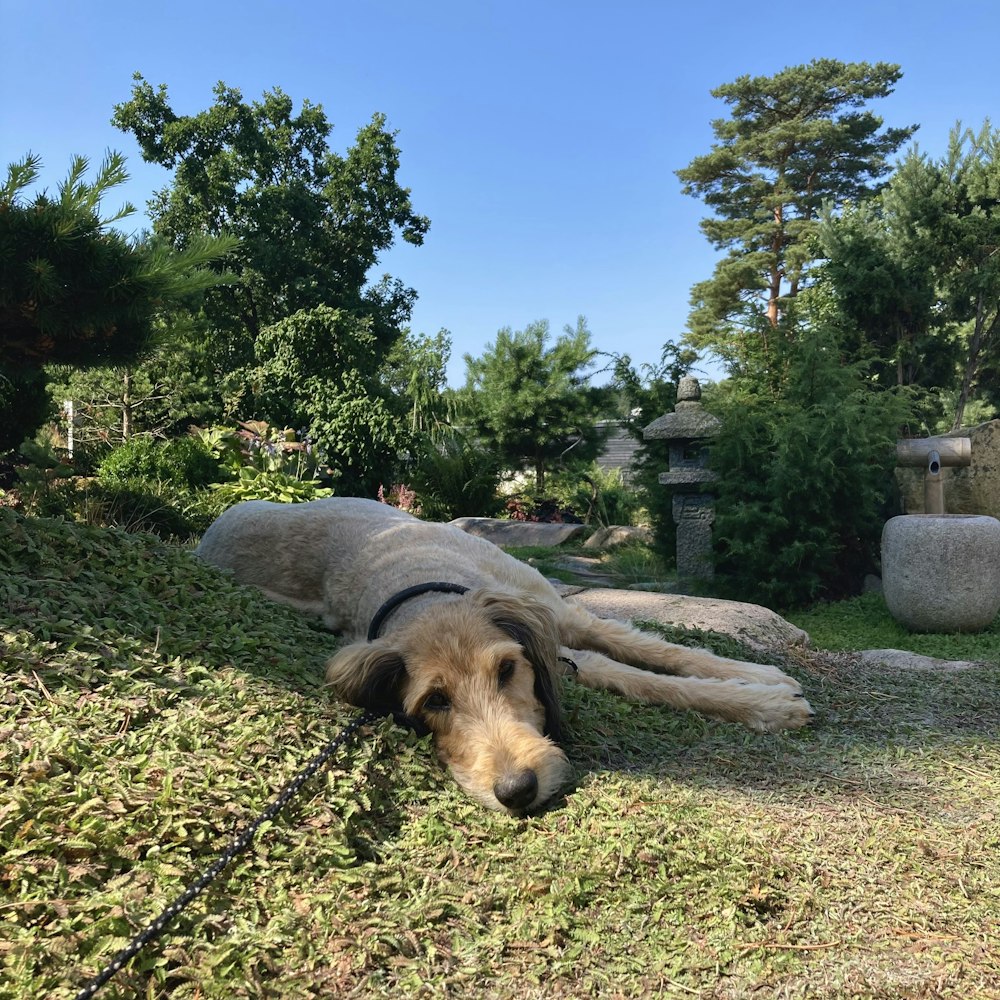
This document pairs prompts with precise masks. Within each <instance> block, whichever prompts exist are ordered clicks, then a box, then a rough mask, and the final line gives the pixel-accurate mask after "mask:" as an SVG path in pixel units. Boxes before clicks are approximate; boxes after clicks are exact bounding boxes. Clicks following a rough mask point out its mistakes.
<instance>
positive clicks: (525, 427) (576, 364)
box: [462, 316, 601, 491]
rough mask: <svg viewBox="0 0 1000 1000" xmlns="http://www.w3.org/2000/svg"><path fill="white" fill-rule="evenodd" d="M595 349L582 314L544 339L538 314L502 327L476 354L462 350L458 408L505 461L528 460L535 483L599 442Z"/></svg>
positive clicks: (517, 464)
mask: <svg viewBox="0 0 1000 1000" xmlns="http://www.w3.org/2000/svg"><path fill="white" fill-rule="evenodd" d="M596 355H597V351H595V350H594V349H593V348H592V347H591V345H590V332H589V331H588V330H587V325H586V321H585V320H584V318H583V317H582V316H581V317H580V318H579V319H578V320H577V325H576V328H575V329H573V328H572V327H569V326H567V327H565V330H564V333H563V335H562V336H561V337H559V338H557V339H556V341H555V343H554V344H552V345H551V346H549V325H548V322H547V321H544V320H543V321H541V322H536V323H530V324H529V325H528V326H527V327H526V328H525V329H524V330H518V331H517V332H513V331H512V330H511V329H510V327H504V328H503V329H502V330H500V331H499V332H498V333H497V336H496V340H495V341H494V342H493V343H491V344H488V345H487V347H486V351H485V352H484V353H483V355H482V357H480V358H473V357H472V356H471V355H469V354H466V355H465V366H466V384H465V389H464V392H463V394H462V406H463V411H464V412H463V416H464V417H466V418H467V419H468V422H469V423H470V424H471V426H472V428H473V430H474V432H475V434H476V435H477V436H478V437H480V438H482V439H483V440H484V441H485V442H487V443H488V445H489V446H490V447H492V448H495V449H496V451H497V452H498V453H499V454H500V456H501V457H502V458H503V460H504V461H505V462H507V463H508V464H509V465H510V466H511V467H512V468H514V469H520V468H521V467H522V466H524V465H525V464H527V465H529V466H530V468H531V470H532V472H533V473H534V476H535V484H536V488H537V489H538V490H539V491H543V490H544V489H545V476H546V473H547V472H548V470H549V469H550V468H551V467H553V466H558V465H559V464H560V463H564V462H566V461H567V460H568V461H572V462H584V463H586V462H589V461H590V460H592V459H593V458H594V456H595V455H596V454H597V451H598V449H599V447H600V440H601V435H600V433H599V432H598V429H597V427H596V419H597V412H598V396H599V394H598V393H597V392H595V390H593V389H592V388H590V387H589V386H588V385H587V379H588V378H589V374H588V369H589V368H591V367H592V366H593V363H594V358H595V357H596Z"/></svg>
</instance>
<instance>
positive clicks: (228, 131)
mask: <svg viewBox="0 0 1000 1000" xmlns="http://www.w3.org/2000/svg"><path fill="white" fill-rule="evenodd" d="M214 93H215V103H214V104H213V105H212V106H211V107H210V108H208V109H207V110H205V111H202V112H199V113H197V114H193V115H180V114H178V113H177V112H175V111H174V109H173V108H172V107H171V105H170V102H169V100H168V94H167V88H166V87H165V86H164V85H161V86H159V87H158V88H156V89H154V88H153V87H152V86H151V85H150V84H149V83H147V82H146V81H145V80H144V79H143V78H142V76H141V75H139V74H136V83H135V84H134V85H133V88H132V97H131V99H130V100H129V101H126V102H124V103H122V104H119V105H118V106H117V107H116V108H115V113H114V117H113V119H112V121H113V122H114V124H115V125H117V126H118V128H120V129H122V130H123V131H125V132H128V133H130V134H131V135H133V136H134V137H135V139H136V140H137V141H138V143H139V146H140V148H141V149H142V154H143V158H144V159H146V160H147V161H150V162H153V163H158V164H160V165H161V166H164V167H167V168H168V169H171V170H174V171H175V174H174V179H173V182H172V183H171V184H170V185H169V186H168V187H166V188H164V189H163V190H161V191H159V192H157V193H156V195H155V196H154V197H153V199H152V201H151V202H150V213H151V216H152V218H153V227H154V231H155V232H156V233H157V234H159V235H161V236H163V237H164V238H166V239H167V240H169V241H170V242H171V243H172V244H173V245H175V246H185V245H186V244H187V243H188V241H190V240H191V239H192V238H193V236H194V234H196V233H217V234H229V235H235V236H238V237H239V238H240V241H241V242H240V246H239V249H238V250H237V251H236V252H234V253H233V254H232V255H231V257H230V258H229V260H228V262H227V263H228V265H229V266H230V267H231V269H232V270H233V271H235V272H236V273H237V274H238V275H239V277H240V282H239V283H238V284H236V285H233V286H230V287H227V288H225V289H220V290H219V291H217V292H215V293H213V294H212V295H211V296H209V297H207V298H206V302H205V312H206V314H207V316H208V319H209V320H210V324H211V326H212V328H213V329H214V330H215V331H216V338H217V340H216V344H217V351H218V366H219V368H220V370H221V371H229V370H232V369H233V368H234V367H236V366H238V365H242V364H249V363H252V359H253V354H254V343H255V341H256V339H257V337H258V336H259V335H260V333H261V331H262V330H263V329H264V328H265V327H267V326H269V325H270V324H273V323H276V322H278V321H280V320H282V319H284V318H285V317H287V316H290V315H292V314H293V313H296V312H298V311H299V310H302V309H313V308H315V307H317V306H320V305H326V306H329V307H331V308H336V309H340V310H343V311H345V312H346V313H349V314H350V315H352V316H355V317H357V318H359V319H361V318H363V319H365V320H367V322H368V324H369V328H370V331H371V334H372V335H373V337H374V340H373V348H374V349H375V350H376V351H377V352H378V353H380V354H384V352H385V351H387V350H388V348H389V347H390V346H391V344H392V343H393V342H394V341H395V340H396V338H397V337H398V336H399V334H400V330H401V327H402V325H403V324H405V322H406V320H407V319H408V317H409V314H410V310H411V308H412V303H413V300H414V298H415V292H414V291H413V289H410V288H405V287H404V286H403V285H402V283H400V282H399V281H396V280H393V279H391V278H389V277H388V276H387V277H385V278H383V279H382V280H381V281H378V282H375V283H372V282H370V281H369V276H370V272H371V269H372V268H373V267H374V265H375V264H376V262H377V260H378V257H379V254H380V253H382V252H383V251H384V250H386V249H388V248H389V247H390V246H391V245H392V244H393V242H394V241H395V239H396V238H397V236H400V237H402V239H404V240H406V241H407V242H410V243H414V244H420V243H421V242H422V241H423V238H424V234H425V233H426V231H427V228H428V226H429V222H428V220H427V219H426V218H425V217H424V216H421V215H417V214H416V213H415V212H414V211H413V208H412V206H411V204H410V192H409V189H407V188H404V187H401V186H400V184H399V182H398V180H397V177H396V174H397V171H398V169H399V149H398V147H397V145H396V139H395V134H394V133H393V132H391V131H389V130H388V129H387V127H386V120H385V117H384V116H383V115H380V114H376V115H373V117H372V119H371V121H370V122H369V123H368V124H367V125H365V126H364V127H363V128H361V129H360V130H359V131H358V133H357V137H356V140H355V143H354V145H353V146H351V147H350V148H349V149H348V150H347V152H346V153H344V154H339V153H334V152H332V151H331V150H330V148H329V146H328V140H329V137H330V133H331V131H332V125H331V124H330V122H329V121H328V120H327V118H326V115H325V114H324V112H323V109H322V107H321V106H320V105H316V104H312V103H310V102H309V101H303V103H302V105H301V107H300V108H299V110H298V111H296V110H295V108H294V106H293V102H292V99H291V98H290V97H289V96H288V95H287V94H285V93H283V92H282V91H281V90H279V89H274V90H271V91H268V92H266V93H265V94H264V95H263V98H262V99H261V100H260V101H254V102H252V103H249V104H248V103H246V102H245V101H244V100H243V97H242V94H241V93H240V91H239V90H237V89H235V88H233V87H227V86H226V85H225V84H224V83H221V82H220V83H219V84H218V85H217V86H216V87H215V91H214Z"/></svg>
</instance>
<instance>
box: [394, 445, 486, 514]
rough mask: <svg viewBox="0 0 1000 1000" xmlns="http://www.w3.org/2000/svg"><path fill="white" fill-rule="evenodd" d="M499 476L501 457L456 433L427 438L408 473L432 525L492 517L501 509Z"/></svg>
mask: <svg viewBox="0 0 1000 1000" xmlns="http://www.w3.org/2000/svg"><path fill="white" fill-rule="evenodd" d="M500 475H501V462H500V459H499V457H498V456H497V455H496V454H494V453H493V452H491V451H490V450H488V449H487V448H484V447H483V446H482V445H479V444H478V443H476V442H470V441H469V440H468V438H466V437H465V436H464V435H462V434H460V433H458V432H457V431H453V432H451V433H450V434H448V435H446V436H443V437H439V438H438V439H436V440H434V439H430V438H424V439H423V440H422V441H421V442H420V443H419V457H418V459H417V461H416V462H415V463H414V464H413V465H412V466H411V468H410V469H409V470H408V471H407V479H408V481H409V484H410V486H411V487H412V488H413V489H414V490H415V491H416V494H417V499H418V501H419V503H420V509H421V513H422V516H423V517H426V518H427V519H428V520H431V521H451V520H453V519H454V518H456V517H493V516H494V515H496V514H497V512H498V511H499V509H500V506H501V499H500V496H499V488H500Z"/></svg>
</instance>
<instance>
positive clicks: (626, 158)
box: [0, 0, 1000, 385]
mask: <svg viewBox="0 0 1000 1000" xmlns="http://www.w3.org/2000/svg"><path fill="white" fill-rule="evenodd" d="M0 12H2V14H3V25H4V28H3V32H2V35H0V153H2V162H3V164H4V165H6V164H7V163H9V162H11V161H12V160H15V159H19V158H20V157H21V156H23V154H24V153H25V152H27V151H28V150H31V151H33V152H35V153H38V154H40V155H41V156H42V158H43V160H44V174H43V177H44V182H45V183H46V184H47V185H51V186H53V187H54V186H55V184H56V183H57V182H58V181H59V180H61V179H62V177H63V176H64V175H65V173H66V170H67V168H68V165H69V161H70V158H71V156H72V155H73V154H76V153H82V154H85V155H87V156H89V157H90V158H91V159H92V160H93V161H98V160H99V159H100V158H101V156H102V155H103V153H104V151H105V150H106V149H108V148H113V149H117V150H120V151H121V152H122V153H124V154H125V155H126V157H127V158H128V164H129V169H130V172H131V174H132V180H131V181H130V183H129V185H128V186H127V187H126V188H122V189H121V200H125V199H126V198H127V199H129V200H131V201H132V202H133V203H135V204H136V206H137V207H138V208H139V209H140V214H139V215H137V216H134V217H133V219H134V220H135V221H134V226H135V227H136V228H143V227H144V226H145V225H146V220H145V219H144V217H143V216H142V210H143V209H144V207H145V202H146V199H147V198H148V197H149V196H150V194H151V193H152V191H154V190H155V189H157V188H159V187H162V186H163V185H164V184H165V183H167V181H168V180H169V177H170V175H169V174H168V173H167V172H166V171H164V170H162V169H161V168H159V167H155V166H152V165H148V164H144V163H143V162H142V161H141V159H140V156H139V152H138V148H137V146H136V145H135V143H134V142H133V141H132V140H131V138H130V137H128V136H125V135H123V134H122V133H120V132H118V131H117V130H116V129H114V128H113V127H112V126H111V124H110V122H109V119H110V116H111V113H112V109H113V106H114V105H115V104H116V103H118V102H121V101H124V100H127V99H128V97H129V94H130V89H131V78H132V74H133V72H135V71H136V70H138V71H139V72H141V73H142V74H143V75H144V76H145V78H146V79H147V80H148V81H149V82H150V83H152V84H153V85H154V86H155V85H157V84H160V83H165V84H167V87H168V90H169V95H170V100H171V103H172V105H173V107H174V109H175V111H177V112H178V113H182V114H183V113H194V112H197V111H200V110H202V109H204V108H206V107H208V106H209V105H210V104H211V103H212V87H213V85H214V84H215V83H216V82H217V81H219V80H224V81H225V82H226V83H227V84H229V85H230V86H234V87H237V88H239V89H240V90H242V92H243V96H244V98H245V99H246V100H254V99H257V98H259V97H260V95H261V94H262V93H263V91H265V90H267V89H270V88H273V87H276V86H277V87H280V88H281V89H283V90H284V91H285V92H286V93H288V94H289V95H290V96H291V97H292V98H293V99H294V100H295V101H296V104H298V103H299V102H300V101H301V100H302V99H303V98H308V99H309V100H310V101H312V102H314V103H320V104H322V105H323V108H324V110H325V112H326V114H327V117H328V118H329V120H330V121H331V122H333V123H334V125H335V129H334V132H333V137H332V140H331V145H332V146H333V148H334V149H337V150H342V149H344V148H346V147H347V146H348V145H350V144H351V142H352V141H353V137H354V135H355V133H356V131H357V129H358V128H359V127H361V126H362V125H363V124H365V123H366V122H367V121H368V120H369V119H370V118H371V115H372V114H373V113H374V112H377V111H378V112H383V113H384V114H385V115H386V116H387V117H388V120H389V123H390V126H391V127H392V128H393V129H395V130H397V131H398V133H399V134H398V143H399V145H400V148H401V150H402V167H401V181H402V183H403V184H404V185H405V186H407V187H410V188H411V189H412V192H413V194H412V198H413V204H414V208H415V209H416V211H418V212H420V213H422V214H424V215H427V216H429V217H430V219H431V229H430V233H429V234H428V237H427V239H426V241H425V243H424V245H423V246H422V247H419V248H412V247H409V246H405V245H404V246H401V247H399V248H398V249H393V250H392V251H390V252H389V253H388V254H387V255H386V256H385V258H384V260H383V262H382V266H381V268H380V272H381V271H388V272H390V273H392V274H394V275H395V276H397V277H399V278H401V279H402V280H403V281H405V282H406V283H407V284H408V285H411V286H413V287H414V288H416V289H417V291H418V293H419V295H420V298H419V300H418V302H417V305H416V309H415V311H414V314H413V321H412V327H413V329H414V330H416V331H421V332H425V333H431V334H433V333H436V332H437V331H438V330H439V329H441V328H446V329H448V330H450V331H451V334H452V338H453V344H454V347H453V357H452V364H451V367H450V369H449V380H450V381H451V383H452V384H456V385H457V384H461V382H462V381H463V379H464V364H463V362H462V355H463V353H465V352H469V353H472V354H474V355H478V354H480V353H481V352H482V350H483V348H484V347H485V345H486V344H487V342H488V341H490V340H492V338H493V337H494V336H495V334H496V331H497V330H498V329H499V328H500V327H503V326H511V327H514V328H515V329H522V328H523V327H524V326H525V325H526V324H527V323H529V322H531V321H533V320H537V319H547V320H549V322H550V324H551V327H552V330H553V331H554V332H559V331H561V329H562V327H563V326H564V325H566V324H575V321H576V317H577V316H578V315H583V316H586V317H587V320H588V323H589V326H590V329H591V332H592V335H593V342H594V344H595V346H596V347H598V348H600V349H602V350H609V351H617V352H628V353H629V354H631V356H632V357H633V359H634V360H635V361H637V362H653V361H656V360H657V359H658V357H659V354H660V350H661V348H662V346H663V344H664V343H665V342H666V341H668V340H676V339H678V338H679V337H680V336H681V334H682V333H683V331H684V327H685V321H686V317H687V313H688V296H689V292H690V288H691V286H692V285H693V284H694V283H695V282H696V281H699V280H701V279H703V278H706V277H708V276H709V275H710V274H711V271H712V267H713V259H714V257H713V252H712V250H711V248H710V247H709V246H708V245H707V243H706V242H705V240H704V238H703V237H702V235H701V233H700V231H699V229H698V220H699V218H701V216H702V215H703V214H704V210H703V206H702V205H701V204H700V203H699V202H698V201H696V200H694V199H692V198H688V197H685V196H684V195H682V194H681V191H680V185H679V183H678V181H677V179H676V177H675V176H674V171H675V170H677V169H678V168H680V167H683V166H685V165H686V164H687V163H689V162H690V160H691V159H692V158H693V157H695V156H697V155H699V154H701V153H704V152H707V151H708V149H709V147H710V145H711V142H712V133H711V127H710V122H711V120H712V119H713V118H718V117H723V116H724V115H725V105H723V104H722V103H721V102H719V101H717V100H715V99H714V98H712V97H711V95H710V93H709V91H710V90H711V89H712V88H713V87H716V86H718V85H719V84H722V83H727V82H729V81H731V80H733V79H735V78H736V77H738V76H740V75H742V74H744V73H748V74H751V75H771V74H773V73H776V72H777V71H779V70H780V69H782V68H784V67H785V66H789V65H794V64H797V63H804V62H808V61H809V60H811V59H814V58H834V59H842V60H845V61H855V60H865V61H871V62H875V61H887V62H896V63H899V64H900V65H901V66H902V69H903V73H904V75H903V79H902V80H901V81H900V83H899V85H898V86H897V88H896V92H895V93H894V94H893V95H892V96H891V97H889V98H888V99H886V100H884V101H882V102H880V103H879V111H880V113H881V114H882V115H883V117H884V118H885V120H886V122H887V124H892V125H904V124H911V123H919V124H920V125H921V129H920V132H919V133H918V137H917V138H918V141H919V144H920V146H921V148H922V149H924V150H926V151H927V152H929V153H931V154H934V155H937V154H939V153H940V152H941V151H942V150H943V148H944V145H945V143H946V141H947V136H948V130H949V129H950V128H951V126H952V125H953V124H954V123H955V121H956V119H959V118H960V119H962V120H963V122H966V123H968V124H970V125H975V126H978V125H980V124H981V123H982V121H983V119H984V118H986V117H988V116H990V115H992V116H993V117H994V120H998V119H1000V113H998V98H1000V74H998V72H997V61H996V47H997V39H1000V4H997V3H996V2H995V0H952V2H951V3H950V4H947V5H946V4H943V3H941V2H936V3H928V2H924V0H911V2H907V3H903V2H878V0H868V2H860V0H843V2H841V3H838V4H835V5H827V4H818V3H817V4H802V5H798V4H794V5H793V4H786V5H777V6H774V5H772V6H771V7H768V6H766V5H760V4H747V3H746V2H745V0H740V2H733V0H717V2H715V3H711V4H708V3H703V4H696V3H685V4H677V3H671V2H667V0H662V2H652V0H617V2H615V3H612V2H609V0H606V2H603V3H597V2H591V0H577V2H563V0H557V2H549V3H546V2H542V0H536V2H535V3H526V2H522V0H506V2H502V3H501V2H493V0H482V2H475V0H465V2H453V0H442V2H437V0H423V2H417V0H355V2H353V3H343V2H339V0H327V2H326V3H321V2H314V0H299V2H285V3H276V2H267V0H244V2H242V3H231V2H223V0H215V2H212V0H201V2H198V3H194V2H191V0H173V2H172V3H170V4H163V5H153V4H137V3H134V2H131V3H124V2H121V0H92V2H89V3H84V2H82V0H0ZM107 207H109V208H110V207H115V208H117V207H118V202H117V201H115V202H114V203H113V204H112V205H109V206H107ZM704 373H705V374H707V375H709V376H712V375H713V374H717V369H715V368H714V367H713V366H712V365H711V364H710V363H709V364H706V365H705V366H704Z"/></svg>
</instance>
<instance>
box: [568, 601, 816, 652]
mask: <svg viewBox="0 0 1000 1000" xmlns="http://www.w3.org/2000/svg"><path fill="white" fill-rule="evenodd" d="M568 600H570V601H571V602H572V603H574V604H578V605H580V607H583V608H586V609H587V610H588V611H590V612H592V613H593V614H595V615H597V616H598V617H599V618H617V619H619V620H621V621H643V620H646V621H655V622H660V623H661V624H663V625H678V626H681V627H683V628H695V629H702V630H703V631H706V632H720V633H722V634H723V635H729V636H732V637H733V638H734V639H739V640H740V641H741V642H745V643H746V644H747V645H748V646H752V647H753V648H754V649H760V650H783V649H786V648H787V647H789V646H799V647H806V646H808V645H809V635H808V634H807V633H806V632H803V631H802V629H800V628H797V627H796V626H795V625H793V624H792V623H791V622H788V621H785V619H784V618H782V617H781V616H780V615H778V614H775V612H773V611H771V610H770V609H768V608H762V607H760V606H759V605H757V604H745V603H743V602H741V601H721V600H718V599H717V598H713V597H689V596H687V595H684V594H653V593H648V592H643V591H635V590H603V589H594V590H585V591H583V592H581V593H579V594H575V595H573V596H572V597H570V598H568Z"/></svg>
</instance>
